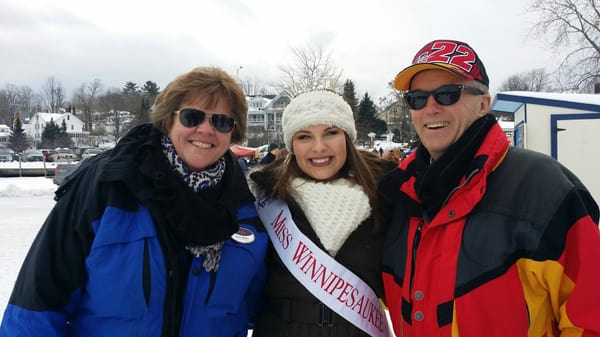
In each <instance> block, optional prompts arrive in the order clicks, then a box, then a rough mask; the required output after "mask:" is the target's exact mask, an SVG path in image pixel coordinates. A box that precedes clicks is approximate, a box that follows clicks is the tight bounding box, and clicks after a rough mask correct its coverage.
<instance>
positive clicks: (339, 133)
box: [292, 125, 347, 180]
mask: <svg viewBox="0 0 600 337" xmlns="http://www.w3.org/2000/svg"><path fill="white" fill-rule="evenodd" d="M346 145H347V144H346V136H345V134H344V131H343V130H342V129H339V128H337V127H333V126H329V125H315V126H308V127H305V128H303V129H301V130H300V131H298V132H296V134H294V136H293V137H292V149H293V152H294V157H295V159H296V163H297V164H298V166H299V167H300V169H301V170H302V172H304V173H305V174H307V175H308V176H310V177H311V178H313V179H315V180H327V179H331V178H333V177H335V176H336V175H337V174H338V172H339V171H340V170H341V168H342V167H344V164H345V163H346V157H347V154H346Z"/></svg>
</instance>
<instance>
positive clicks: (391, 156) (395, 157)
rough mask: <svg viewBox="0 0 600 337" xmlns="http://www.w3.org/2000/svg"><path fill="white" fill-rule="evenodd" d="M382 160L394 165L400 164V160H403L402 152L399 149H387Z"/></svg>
mask: <svg viewBox="0 0 600 337" xmlns="http://www.w3.org/2000/svg"><path fill="white" fill-rule="evenodd" d="M383 159H386V160H391V161H393V162H394V163H396V164H400V162H401V161H402V159H404V152H402V151H401V150H400V149H399V148H393V149H389V150H388V151H386V152H385V154H384V155H383Z"/></svg>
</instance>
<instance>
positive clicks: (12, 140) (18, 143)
mask: <svg viewBox="0 0 600 337" xmlns="http://www.w3.org/2000/svg"><path fill="white" fill-rule="evenodd" d="M8 147H9V148H10V149H12V150H13V151H15V152H17V153H19V152H23V151H25V150H27V149H28V148H29V139H28V138H27V135H26V134H25V130H23V122H21V116H20V114H19V113H18V112H17V113H16V114H15V118H14V120H13V125H12V133H11V135H10V137H8Z"/></svg>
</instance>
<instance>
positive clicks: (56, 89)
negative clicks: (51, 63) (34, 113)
mask: <svg viewBox="0 0 600 337" xmlns="http://www.w3.org/2000/svg"><path fill="white" fill-rule="evenodd" d="M42 91H43V92H44V100H45V103H46V108H47V109H48V112H50V113H58V112H59V109H60V108H62V107H63V104H64V100H65V89H64V88H63V85H62V83H61V82H60V81H59V80H58V79H56V78H55V77H54V76H51V77H49V78H48V80H47V81H46V83H45V84H44V85H43V86H42Z"/></svg>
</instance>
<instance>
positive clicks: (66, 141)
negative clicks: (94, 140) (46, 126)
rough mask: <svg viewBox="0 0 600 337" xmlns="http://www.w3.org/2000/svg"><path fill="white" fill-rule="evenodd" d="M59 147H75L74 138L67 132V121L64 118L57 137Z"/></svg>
mask: <svg viewBox="0 0 600 337" xmlns="http://www.w3.org/2000/svg"><path fill="white" fill-rule="evenodd" d="M56 145H57V147H67V148H68V147H73V140H72V139H71V136H69V134H68V133H67V122H66V121H65V120H64V119H63V121H62V124H61V126H60V129H59V133H58V137H57V139H56Z"/></svg>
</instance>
